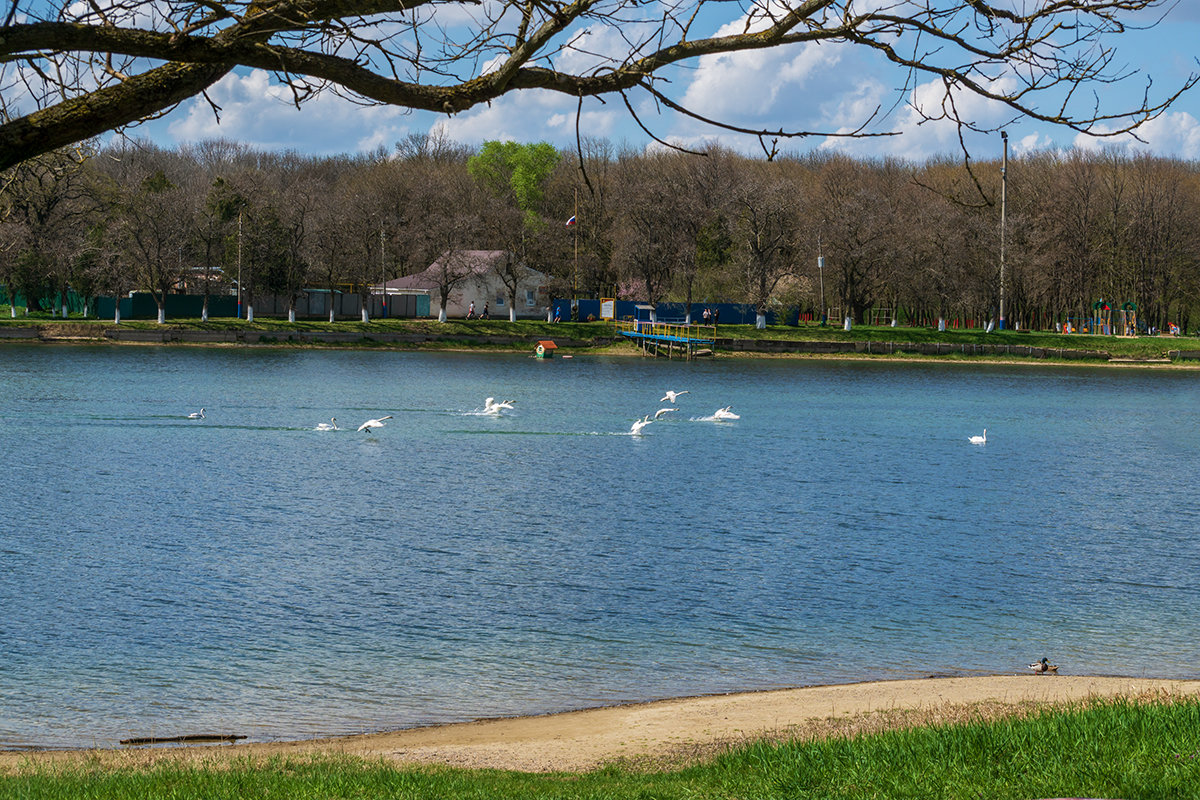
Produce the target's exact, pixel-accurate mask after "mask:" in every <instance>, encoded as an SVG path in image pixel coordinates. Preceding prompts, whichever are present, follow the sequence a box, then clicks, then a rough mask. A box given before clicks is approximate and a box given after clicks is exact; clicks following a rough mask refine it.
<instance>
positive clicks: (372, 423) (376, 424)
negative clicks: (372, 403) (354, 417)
mask: <svg viewBox="0 0 1200 800" xmlns="http://www.w3.org/2000/svg"><path fill="white" fill-rule="evenodd" d="M391 418H392V415H391V414H388V415H387V416H386V417H380V418H379V419H369V420H367V421H366V422H364V423H363V424H362V425H359V426H358V429H359V430H360V431H365V430H369V429H371V428H382V427H383V421H384V420H385V419H391Z"/></svg>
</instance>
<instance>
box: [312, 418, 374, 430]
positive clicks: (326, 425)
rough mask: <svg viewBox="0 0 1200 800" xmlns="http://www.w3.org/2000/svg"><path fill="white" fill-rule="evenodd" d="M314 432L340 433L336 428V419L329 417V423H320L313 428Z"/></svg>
mask: <svg viewBox="0 0 1200 800" xmlns="http://www.w3.org/2000/svg"><path fill="white" fill-rule="evenodd" d="M371 421H372V422H374V420H371ZM314 430H318V431H340V430H341V428H339V427H338V426H337V417H330V418H329V422H321V423H318V425H317V427H316V428H314Z"/></svg>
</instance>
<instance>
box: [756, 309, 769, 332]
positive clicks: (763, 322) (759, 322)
mask: <svg viewBox="0 0 1200 800" xmlns="http://www.w3.org/2000/svg"><path fill="white" fill-rule="evenodd" d="M754 327H755V328H758V329H759V330H760V331H761V330H766V327H767V315H766V314H764V313H762V312H761V311H759V312H758V313H757V314H755V315H754Z"/></svg>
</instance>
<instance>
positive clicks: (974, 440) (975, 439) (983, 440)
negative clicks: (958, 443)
mask: <svg viewBox="0 0 1200 800" xmlns="http://www.w3.org/2000/svg"><path fill="white" fill-rule="evenodd" d="M968 441H970V442H971V444H987V428H984V429H983V436H972V437H971V438H970V439H969V440H968Z"/></svg>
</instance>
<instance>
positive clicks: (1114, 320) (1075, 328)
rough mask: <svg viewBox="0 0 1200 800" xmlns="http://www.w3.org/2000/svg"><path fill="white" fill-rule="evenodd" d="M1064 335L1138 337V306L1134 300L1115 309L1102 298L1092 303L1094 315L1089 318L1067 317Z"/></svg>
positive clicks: (1063, 329) (1063, 328) (1064, 324)
mask: <svg viewBox="0 0 1200 800" xmlns="http://www.w3.org/2000/svg"><path fill="white" fill-rule="evenodd" d="M1062 331H1063V333H1091V334H1095V335H1098V336H1137V335H1138V321H1137V304H1136V303H1134V302H1133V301H1132V300H1129V301H1126V302H1125V303H1122V304H1121V307H1120V308H1113V307H1112V304H1111V303H1109V302H1107V301H1105V300H1104V298H1100V299H1099V300H1097V301H1096V302H1094V303H1092V313H1091V315H1090V316H1087V317H1067V319H1066V320H1065V321H1064V322H1063V326H1062Z"/></svg>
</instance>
